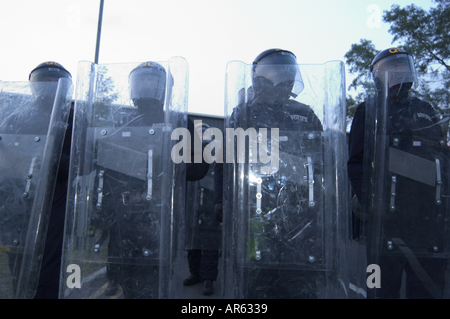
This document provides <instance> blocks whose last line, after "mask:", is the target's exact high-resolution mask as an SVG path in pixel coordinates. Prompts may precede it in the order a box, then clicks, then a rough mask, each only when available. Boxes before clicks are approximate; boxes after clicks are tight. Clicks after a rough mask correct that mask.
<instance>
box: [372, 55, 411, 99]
mask: <svg viewBox="0 0 450 319" xmlns="http://www.w3.org/2000/svg"><path fill="white" fill-rule="evenodd" d="M370 72H371V73H372V76H373V79H374V81H375V85H376V86H377V88H378V89H381V87H383V86H384V85H386V83H385V82H386V81H387V82H388V83H387V85H388V89H389V95H390V96H400V95H403V96H406V95H407V94H408V92H409V89H410V88H411V87H412V86H414V87H417V85H418V81H417V74H416V68H415V65H414V58H413V56H412V55H411V54H410V53H408V52H405V51H403V50H401V49H399V48H390V49H386V50H383V51H381V52H380V53H378V54H377V55H376V56H375V58H374V59H373V61H372V64H371V65H370Z"/></svg>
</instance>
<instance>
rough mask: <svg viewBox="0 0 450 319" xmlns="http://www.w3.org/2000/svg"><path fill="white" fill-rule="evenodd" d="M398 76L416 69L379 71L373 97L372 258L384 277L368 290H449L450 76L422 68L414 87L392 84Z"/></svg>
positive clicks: (374, 293) (369, 171)
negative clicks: (449, 112)
mask: <svg viewBox="0 0 450 319" xmlns="http://www.w3.org/2000/svg"><path fill="white" fill-rule="evenodd" d="M398 78H405V79H408V78H409V77H408V75H405V74H403V73H402V74H392V73H381V72H379V73H378V72H377V73H375V74H374V79H376V82H375V84H376V89H377V91H376V94H374V95H373V97H372V98H371V99H368V102H367V105H366V122H367V123H368V128H370V129H368V130H366V134H365V135H366V136H365V141H366V142H365V143H366V150H367V151H366V152H365V153H367V154H368V155H370V157H371V158H370V159H369V160H367V161H365V167H364V172H365V173H366V176H365V178H364V180H365V181H366V182H365V184H364V187H365V188H366V189H365V190H364V191H365V192H366V193H367V194H366V196H365V203H364V207H365V209H366V216H367V226H366V232H367V245H368V250H367V263H368V265H373V264H375V265H378V266H379V268H380V271H381V278H380V279H381V282H382V283H383V284H382V285H381V288H378V287H375V288H372V289H368V296H369V297H375V298H400V297H402V298H443V297H444V296H445V294H446V293H447V294H448V292H447V290H448V287H446V284H445V282H446V280H445V276H446V269H447V263H448V257H449V242H448V218H449V216H448V214H449V212H448V209H449V207H448V192H449V181H450V179H449V177H450V176H449V173H450V172H449V163H450V162H449V159H450V156H449V155H450V154H449V147H448V145H449V144H448V117H447V116H446V115H445V114H444V113H445V108H446V104H444V103H443V100H442V96H441V93H442V88H444V87H445V86H444V83H445V82H444V80H442V81H439V80H438V81H436V80H435V81H433V82H427V79H429V78H430V77H427V76H426V75H421V76H419V78H420V79H422V81H421V82H420V83H419V84H420V85H418V86H417V87H416V88H415V89H414V87H412V86H411V84H409V83H408V81H407V80H405V81H406V82H403V83H401V84H397V85H394V86H392V85H390V83H391V81H393V80H392V79H398ZM377 79H379V81H377ZM398 82H399V81H396V83H398ZM430 83H431V84H430ZM447 94H448V93H447ZM447 96H448V95H447ZM444 101H445V100H444ZM366 266H367V265H366ZM375 282H376V281H375V279H374V280H373V283H375Z"/></svg>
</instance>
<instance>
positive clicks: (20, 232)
mask: <svg viewBox="0 0 450 319" xmlns="http://www.w3.org/2000/svg"><path fill="white" fill-rule="evenodd" d="M142 67H144V69H145V70H141V69H142ZM295 67H296V68H298V71H299V72H300V74H301V79H302V84H303V89H302V91H301V92H299V93H298V94H296V95H295V96H294V95H292V96H290V98H289V100H287V101H284V102H283V103H284V104H283V105H281V106H278V107H274V104H273V103H272V104H270V103H269V104H267V103H268V102H267V101H264V100H263V99H262V98H261V97H259V96H258V94H257V92H255V91H253V87H252V86H253V82H252V76H251V74H252V70H251V68H252V65H248V64H245V63H243V62H239V61H234V62H230V63H229V64H228V65H227V68H226V81H225V83H226V87H225V108H224V114H225V117H224V125H223V127H219V129H220V130H221V131H222V133H223V135H222V136H214V137H215V141H216V142H217V143H216V144H214V145H216V146H217V145H222V149H219V147H216V149H215V150H214V152H216V155H217V154H221V155H223V159H222V160H220V156H216V157H215V159H216V160H217V161H218V162H219V163H217V164H214V163H210V164H211V165H210V167H209V170H208V172H207V174H206V175H204V176H202V177H201V178H199V179H198V180H195V179H194V180H191V181H188V180H187V179H186V176H189V175H190V173H191V172H190V171H189V170H190V169H192V166H190V165H189V163H185V162H181V163H178V162H177V163H176V161H174V153H173V152H174V151H173V150H174V149H176V150H178V148H174V146H176V145H177V143H180V139H179V136H173V134H172V133H173V131H174V129H175V128H188V127H189V121H190V120H189V118H188V112H187V111H188V107H187V105H188V92H187V90H188V85H187V84H188V77H189V71H188V66H187V62H186V61H185V60H184V59H183V58H171V59H170V60H168V61H165V62H158V63H153V64H150V63H149V65H143V64H137V63H127V64H104V65H98V64H94V63H89V62H80V63H79V66H78V70H77V79H76V87H75V92H74V95H73V96H74V103H72V105H73V106H74V110H73V111H74V122H73V135H72V136H73V137H72V143H71V159H70V171H69V188H68V194H67V211H66V218H65V228H64V230H63V231H64V245H63V252H62V265H61V277H60V298H130V299H138V298H205V297H204V296H203V297H202V296H201V292H200V291H199V289H196V288H195V287H193V286H185V285H183V281H184V280H185V279H186V278H187V277H188V276H189V275H190V268H189V266H190V265H189V258H188V251H194V250H195V251H203V255H206V253H205V251H214V252H217V254H216V255H215V256H217V260H216V262H215V265H214V267H215V268H217V269H216V270H214V271H215V272H216V277H217V278H216V281H215V288H216V289H215V293H214V295H212V296H211V297H210V298H252V299H262V298H269V299H275V298H284V299H291V298H361V297H372V296H373V297H383V295H382V293H383V291H382V290H380V289H379V288H377V287H375V288H370V287H368V282H367V277H368V273H367V266H368V265H369V264H376V265H379V266H380V270H381V282H382V283H383V282H386V281H383V278H386V279H384V280H390V278H394V277H395V276H396V275H398V274H394V272H393V270H392V271H391V269H393V268H391V267H394V266H392V265H393V264H395V265H396V263H403V265H408V266H407V267H406V266H405V268H404V269H402V271H401V273H400V282H401V285H403V286H402V287H404V286H406V279H405V277H406V276H407V274H406V273H407V272H409V273H408V275H410V274H415V275H416V278H417V280H416V281H417V282H419V283H422V284H423V285H424V286H425V287H426V288H425V289H426V290H427V291H428V292H429V293H430V294H431V295H432V297H434V298H442V297H445V296H446V295H445V293H446V291H447V290H446V288H447V285H446V280H447V274H446V269H447V262H448V230H447V227H448V189H449V186H448V185H449V177H450V174H449V170H448V165H449V164H448V163H449V159H448V136H447V133H448V132H447V127H448V121H447V120H446V116H445V114H443V113H442V114H441V117H440V118H439V120H438V121H435V122H436V123H438V124H437V125H438V126H439V130H437V129H436V127H437V126H436V125H433V127H425V126H420V123H421V122H420V121H419V122H420V123H419V124H418V125H419V126H415V127H412V128H410V129H409V131H408V132H413V134H412V135H406V134H404V133H403V131H395V132H394V131H393V129H392V127H391V123H394V122H395V121H400V120H399V119H395V120H394V121H393V115H392V113H391V109H392V108H390V104H389V103H390V102H389V99H387V98H386V94H385V95H383V93H382V92H381V93H380V92H377V91H376V90H373V89H369V90H368V96H367V107H366V118H367V120H366V124H367V128H366V141H367V142H366V151H365V153H366V154H367V156H366V157H365V163H364V165H365V167H366V168H367V169H365V172H366V173H365V175H364V176H365V177H364V178H365V185H366V189H365V190H364V196H363V201H362V203H361V204H362V205H361V206H362V207H361V210H358V211H357V214H355V212H354V211H355V210H354V209H353V210H352V207H350V205H349V203H350V198H351V196H350V194H351V193H350V186H349V182H348V177H347V169H346V164H347V159H348V152H347V149H348V148H347V141H346V133H345V132H346V116H345V115H346V111H345V73H344V66H343V64H342V62H337V61H335V62H328V63H325V64H321V65H295ZM136 72H142V73H136ZM133 73H134V74H135V75H136V74H139V75H140V76H141V75H145V74H147V75H148V76H149V78H147V79H144V78H143V77H138V79H139V80H136V81H135V80H134V77H133V76H131V74H133ZM1 85H2V87H1V93H0V114H2V118H1V119H0V154H1V156H0V170H1V172H0V173H1V174H0V235H1V236H0V241H1V242H0V272H1V273H0V297H1V298H32V297H33V295H34V293H35V292H36V289H37V279H38V278H39V272H40V267H41V265H40V261H41V258H42V254H43V250H44V243H45V236H46V233H47V225H48V223H49V218H50V212H51V204H52V195H53V191H54V187H55V183H56V181H55V179H56V176H57V171H58V164H59V155H60V154H61V148H62V143H63V139H64V134H65V129H66V127H67V121H68V114H69V110H70V106H71V100H72V94H73V93H72V83H71V81H70V80H68V79H60V81H59V83H56V84H55V83H54V84H49V85H55V86H57V89H55V91H54V92H55V93H54V94H53V96H51V97H45V98H40V97H39V98H38V97H37V96H35V95H34V94H33V92H32V90H31V88H30V84H29V83H28V82H23V83H18V82H2V83H1ZM422 99H426V97H423V98H422ZM429 100H430V99H429ZM430 102H435V101H430ZM430 104H432V103H430ZM432 105H433V106H437V107H439V108H440V109H441V110H443V109H445V108H444V106H443V105H440V104H438V105H436V104H432ZM435 109H437V108H435ZM416 113H418V114H419V116H420V112H416ZM418 120H420V119H418ZM205 121H206V119H205ZM395 123H396V122H395ZM188 131H189V130H188ZM189 132H190V133H191V134H197V133H196V131H195V130H194V131H189ZM216 132H217V131H216ZM217 135H219V134H217ZM211 140H212V139H209V141H211ZM182 141H184V142H183V143H184V144H182V145H185V146H186V148H184V149H183V150H181V151H180V152H183V151H186V152H187V151H190V148H189V147H188V146H189V145H190V144H189V139H183V140H182ZM204 142H205V141H204ZM203 146H206V145H205V143H203ZM203 149H204V150H210V149H211V148H208V147H207V146H206V147H204V148H203ZM242 151H243V152H242ZM176 155H182V154H180V153H179V154H176ZM203 155H204V154H203ZM184 158H185V159H187V158H189V157H187V156H186V157H184ZM219 164H221V165H223V181H220V182H221V183H222V186H223V220H222V221H221V222H219V221H218V220H217V219H216V216H215V211H214V204H215V202H214V197H215V195H217V194H215V192H217V189H216V187H214V186H215V182H217V181H218V180H217V179H218V178H219V177H218V176H216V174H215V170H214V165H219ZM194 167H195V166H194ZM350 217H352V218H350ZM354 229H358V236H356V237H357V238H356V237H355V236H354V233H355V232H352V230H354ZM406 269H408V270H406ZM388 278H389V279H388ZM381 289H382V288H381ZM403 289H406V288H403ZM406 296H408V294H406Z"/></svg>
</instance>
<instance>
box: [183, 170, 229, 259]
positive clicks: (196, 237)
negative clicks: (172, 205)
mask: <svg viewBox="0 0 450 319" xmlns="http://www.w3.org/2000/svg"><path fill="white" fill-rule="evenodd" d="M185 240H186V244H185V248H186V250H193V249H196V250H220V249H221V248H222V245H221V243H222V225H221V223H220V222H219V221H217V219H216V216H215V214H214V169H213V166H212V165H211V166H210V168H209V171H208V174H207V175H206V176H205V177H204V178H202V179H201V180H199V181H195V182H188V183H187V190H186V238H185Z"/></svg>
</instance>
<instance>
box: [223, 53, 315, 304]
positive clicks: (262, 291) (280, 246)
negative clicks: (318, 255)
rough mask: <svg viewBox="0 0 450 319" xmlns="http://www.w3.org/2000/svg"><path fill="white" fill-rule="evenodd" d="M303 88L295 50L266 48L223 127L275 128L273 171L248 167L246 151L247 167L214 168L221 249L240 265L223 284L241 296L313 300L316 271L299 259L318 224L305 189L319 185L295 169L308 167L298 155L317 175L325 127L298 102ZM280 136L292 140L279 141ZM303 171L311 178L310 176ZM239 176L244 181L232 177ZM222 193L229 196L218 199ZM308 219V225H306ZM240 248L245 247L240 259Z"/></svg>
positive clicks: (307, 191)
mask: <svg viewBox="0 0 450 319" xmlns="http://www.w3.org/2000/svg"><path fill="white" fill-rule="evenodd" d="M303 88H304V83H303V80H302V75H301V73H300V70H299V67H298V63H297V60H296V57H295V55H294V54H293V53H292V52H290V51H287V50H282V49H269V50H266V51H264V52H262V53H261V54H259V55H258V56H257V57H256V58H255V60H254V62H253V64H252V66H251V88H250V87H249V89H248V96H247V97H246V102H245V103H240V104H239V105H237V106H236V107H235V108H234V109H233V112H232V114H231V116H230V117H229V119H228V120H227V121H228V122H227V124H226V127H228V128H234V129H236V128H242V129H244V130H246V129H249V128H254V129H256V130H260V129H262V128H270V129H271V128H276V129H279V132H280V133H279V134H280V143H279V148H280V159H279V162H280V170H278V171H277V172H275V173H273V174H270V173H269V174H262V173H261V172H262V170H261V168H259V167H257V166H258V165H257V164H247V163H249V161H248V160H249V158H248V156H249V155H248V154H247V155H246V156H247V157H246V164H245V167H242V166H241V165H239V164H236V163H235V164H234V165H233V164H231V165H230V164H228V163H227V164H225V165H229V166H227V167H226V169H225V171H224V172H222V170H221V166H222V165H221V164H217V165H216V169H215V176H216V180H215V189H216V196H215V199H216V213H217V216H218V219H219V220H220V219H222V212H221V210H222V204H221V203H222V201H224V206H223V208H224V209H225V213H224V214H223V215H224V216H223V222H224V225H225V226H224V227H225V228H226V229H227V235H226V236H225V237H224V238H227V241H226V242H225V243H224V245H225V247H224V249H225V250H227V249H235V250H236V251H235V252H233V251H229V252H228V253H226V256H227V255H237V256H238V257H236V260H235V262H232V264H233V266H234V267H237V268H239V270H238V269H236V270H235V271H236V273H239V275H238V276H239V277H238V278H237V279H236V281H232V280H231V279H229V280H227V283H226V285H229V284H231V285H233V284H236V285H238V287H235V288H236V289H235V288H232V287H231V288H230V289H235V290H236V291H238V290H239V292H238V297H243V298H315V297H317V287H316V281H317V277H316V274H315V272H313V271H311V272H310V271H308V270H306V269H307V268H308V266H307V267H305V268H304V267H303V266H299V264H302V263H303V262H305V260H303V259H306V260H307V259H308V257H306V258H305V256H300V255H301V254H302V253H303V254H305V251H306V250H307V248H306V246H308V245H309V244H311V243H312V242H313V241H314V240H313V239H312V237H314V235H313V234H314V231H315V227H316V226H315V222H314V221H313V220H314V218H315V217H313V216H315V215H316V211H315V210H316V209H315V208H312V206H313V204H312V202H311V204H307V202H308V199H307V198H308V193H310V194H312V193H313V192H314V191H316V193H315V194H318V193H317V189H315V190H314V191H313V190H312V189H308V186H307V183H305V180H304V176H303V175H302V176H301V178H300V179H298V178H297V177H298V176H296V174H298V175H300V174H301V173H300V170H302V169H306V170H307V169H308V168H307V166H308V165H306V166H303V164H304V163H303V160H306V159H307V158H308V159H309V169H310V173H311V174H310V175H309V178H310V181H311V182H312V175H313V173H312V171H313V170H314V174H317V173H319V171H320V168H318V166H317V165H316V164H318V162H316V161H317V159H318V156H315V155H314V154H313V153H314V152H317V151H318V150H319V149H321V142H320V137H319V136H320V134H321V132H322V131H323V128H322V124H321V121H320V120H319V119H318V117H317V116H316V114H315V113H314V111H313V109H312V108H311V107H310V106H308V105H306V104H303V103H300V102H299V101H296V100H295V98H296V97H297V96H298V95H299V94H300V92H301V91H302V90H303ZM237 100H238V101H239V99H237ZM241 100H242V99H241ZM306 132H308V133H309V136H310V137H311V138H310V139H309V140H308V139H306V143H305V144H304V145H303V146H302V147H297V146H298V145H299V144H302V143H300V142H298V140H302V138H303V137H304V136H303V134H305V136H308V133H306ZM271 134H272V133H271ZM281 136H283V137H281ZM272 137H273V136H272V135H271V138H272ZM318 137H319V138H318ZM227 138H228V137H227ZM267 139H269V137H268V138H267ZM281 140H282V141H289V143H281ZM276 142H278V141H276ZM276 142H275V141H273V142H272V144H271V146H270V147H272V148H275V147H276V144H275V143H276ZM319 145H320V146H319ZM309 148H310V149H309ZM268 150H269V149H268ZM268 150H267V151H268ZM262 151H263V150H262V149H261V148H260V152H262ZM264 151H266V150H264ZM272 151H273V152H274V149H272ZM227 152H229V150H227ZM309 152H311V153H309ZM306 153H309V154H308V155H306ZM300 161H301V162H300ZM272 164H274V163H272ZM313 167H314V169H313ZM302 172H303V171H302ZM222 174H223V179H224V180H225V183H224V184H223V185H222ZM319 174H320V173H319ZM305 175H307V176H308V174H307V173H305ZM234 176H237V177H234ZM240 176H246V178H245V179H244V180H243V181H241V180H239V181H235V180H234V178H239V177H240ZM311 185H312V184H311ZM222 186H223V187H224V188H225V189H223V187H222ZM316 186H317V185H316ZM224 192H228V194H229V195H225V196H223V195H222V194H223V193H224ZM241 196H242V197H241ZM240 205H241V206H240ZM254 205H255V206H254ZM317 207H318V206H316V208H317ZM241 209H242V211H241ZM308 218H310V219H309V220H308V222H309V224H308V223H305V220H307V219H308ZM233 233H235V235H234V234H233ZM244 233H246V235H245V238H246V239H245V240H246V243H242V242H240V241H242V240H243V238H242V237H240V238H237V237H235V236H238V237H239V236H241V234H244ZM310 235H312V237H311V239H310V240H309V243H307V242H308V240H307V242H304V240H305V238H308V236H310ZM297 240H298V242H297ZM300 243H303V244H300ZM235 245H236V246H235ZM299 245H304V247H303V252H300V250H298V246H299ZM313 245H314V244H313ZM295 247H297V248H295ZM242 250H243V251H246V253H245V257H244V255H242ZM310 258H312V257H310ZM307 263H308V262H307V261H306V264H307ZM305 270H306V271H305Z"/></svg>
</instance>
